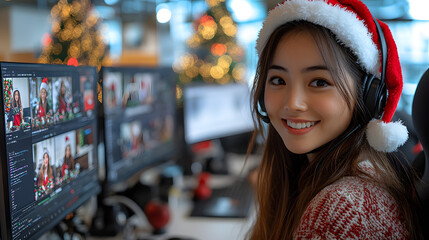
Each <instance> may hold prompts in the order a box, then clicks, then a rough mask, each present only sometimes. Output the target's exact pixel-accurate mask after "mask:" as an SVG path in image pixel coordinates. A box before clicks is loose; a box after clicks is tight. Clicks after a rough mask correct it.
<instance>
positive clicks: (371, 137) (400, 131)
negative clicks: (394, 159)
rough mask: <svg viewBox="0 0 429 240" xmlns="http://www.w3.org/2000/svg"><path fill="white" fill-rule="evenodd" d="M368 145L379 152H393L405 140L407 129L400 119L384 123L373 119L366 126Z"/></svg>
mask: <svg viewBox="0 0 429 240" xmlns="http://www.w3.org/2000/svg"><path fill="white" fill-rule="evenodd" d="M366 138H367V139H368V143H369V145H371V147H372V148H374V149H375V150H377V151H380V152H393V151H396V149H397V148H398V147H400V146H402V145H404V143H405V142H406V141H407V139H408V130H407V127H405V126H404V125H403V124H402V122H401V121H397V122H389V123H385V122H383V121H381V120H377V119H373V120H371V121H370V122H369V123H368V126H367V128H366Z"/></svg>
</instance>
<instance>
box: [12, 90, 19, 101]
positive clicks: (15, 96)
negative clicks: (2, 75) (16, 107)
mask: <svg viewBox="0 0 429 240" xmlns="http://www.w3.org/2000/svg"><path fill="white" fill-rule="evenodd" d="M13 96H14V98H15V101H19V92H18V91H15V93H14V94H13Z"/></svg>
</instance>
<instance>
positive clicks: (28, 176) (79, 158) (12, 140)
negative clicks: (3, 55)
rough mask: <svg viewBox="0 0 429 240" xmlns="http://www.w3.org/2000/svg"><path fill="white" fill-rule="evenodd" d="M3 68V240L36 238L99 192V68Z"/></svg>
mask: <svg viewBox="0 0 429 240" xmlns="http://www.w3.org/2000/svg"><path fill="white" fill-rule="evenodd" d="M0 67H1V84H2V85H1V86H2V91H1V99H2V103H3V104H0V111H1V115H0V122H1V127H0V149H1V152H0V159H1V161H0V166H1V171H0V174H1V176H0V211H1V214H0V218H1V219H0V223H1V224H0V226H1V238H2V239H37V238H38V237H39V236H41V235H42V234H43V233H44V232H46V231H48V230H49V229H51V228H53V227H54V226H55V225H56V224H58V223H59V222H60V221H61V220H62V219H64V218H65V217H66V216H67V215H68V214H70V213H71V212H72V211H74V210H75V209H76V208H77V207H79V206H80V205H81V204H83V203H85V202H86V201H87V200H88V199H89V198H90V197H91V196H93V195H96V194H97V193H98V192H99V191H100V184H99V181H98V169H97V161H96V159H97V151H96V146H95V143H96V142H97V139H96V137H97V112H96V109H97V108H96V107H90V106H89V107H88V105H92V103H94V104H95V103H96V102H95V101H94V99H93V97H94V96H95V95H96V85H95V84H96V81H95V79H96V77H97V73H96V68H95V67H85V68H83V67H82V68H76V67H71V66H65V65H47V64H46V65H44V64H25V63H4V62H2V63H0ZM78 70H79V71H78Z"/></svg>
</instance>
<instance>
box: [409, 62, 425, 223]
mask: <svg viewBox="0 0 429 240" xmlns="http://www.w3.org/2000/svg"><path fill="white" fill-rule="evenodd" d="M428 106H429V69H428V70H426V72H425V73H424V74H423V76H422V77H421V79H420V82H419V84H418V85H417V89H416V92H415V94H414V100H413V106H412V119H413V124H414V128H415V130H416V133H417V136H418V138H419V140H420V143H421V145H422V147H423V151H422V152H420V154H419V155H417V157H416V158H415V160H414V162H413V167H414V169H415V170H416V171H417V172H418V173H419V174H420V176H421V178H420V179H419V180H418V182H416V190H417V194H418V196H419V198H420V201H421V204H422V206H423V210H424V214H425V222H424V223H423V224H422V228H424V226H427V225H428V223H429V124H428V123H429V108H428Z"/></svg>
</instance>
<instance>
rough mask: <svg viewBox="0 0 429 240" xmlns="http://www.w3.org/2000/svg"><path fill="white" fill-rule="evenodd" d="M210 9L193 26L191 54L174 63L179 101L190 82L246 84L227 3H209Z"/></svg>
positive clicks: (210, 0) (241, 53)
mask: <svg viewBox="0 0 429 240" xmlns="http://www.w3.org/2000/svg"><path fill="white" fill-rule="evenodd" d="M206 3H207V4H208V6H209V9H208V10H207V11H206V12H205V14H204V15H203V16H201V17H200V18H198V19H197V20H196V21H195V22H194V27H195V32H194V34H193V35H192V36H191V37H190V38H189V39H188V41H187V45H188V47H189V52H188V53H186V54H185V55H183V56H181V57H180V58H179V59H178V60H177V61H176V62H175V63H174V66H173V67H174V70H175V72H177V73H178V75H179V81H178V88H177V90H178V98H180V97H181V89H182V87H183V85H185V84H188V83H190V82H202V83H217V84H225V83H233V82H242V81H244V77H245V76H244V75H245V67H244V64H243V63H241V61H242V60H243V56H244V51H243V49H242V48H241V47H240V46H239V45H238V44H237V41H236V34H237V24H236V23H235V22H234V20H233V19H232V17H231V13H230V12H229V11H228V10H227V8H226V4H225V0H206Z"/></svg>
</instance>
